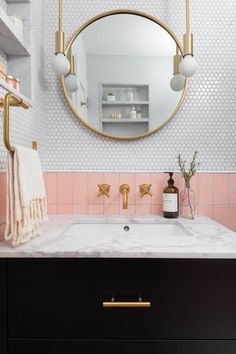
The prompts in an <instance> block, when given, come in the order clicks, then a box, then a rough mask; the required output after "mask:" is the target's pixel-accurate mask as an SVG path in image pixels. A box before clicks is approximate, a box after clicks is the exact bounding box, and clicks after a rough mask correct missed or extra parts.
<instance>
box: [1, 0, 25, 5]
mask: <svg viewBox="0 0 236 354" xmlns="http://www.w3.org/2000/svg"><path fill="white" fill-rule="evenodd" d="M6 2H9V3H10V4H24V3H30V0H6Z"/></svg>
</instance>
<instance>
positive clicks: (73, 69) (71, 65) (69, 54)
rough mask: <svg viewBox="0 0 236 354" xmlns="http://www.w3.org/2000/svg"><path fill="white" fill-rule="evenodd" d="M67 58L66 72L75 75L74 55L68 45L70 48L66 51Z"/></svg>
mask: <svg viewBox="0 0 236 354" xmlns="http://www.w3.org/2000/svg"><path fill="white" fill-rule="evenodd" d="M67 58H68V60H69V63H70V70H69V72H68V75H69V74H72V75H76V62H75V56H74V55H73V54H72V49H71V47H70V50H69V51H68V53H67Z"/></svg>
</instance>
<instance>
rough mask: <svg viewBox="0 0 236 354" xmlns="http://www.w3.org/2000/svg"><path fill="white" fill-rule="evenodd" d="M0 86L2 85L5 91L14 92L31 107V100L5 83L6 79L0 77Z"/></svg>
mask: <svg viewBox="0 0 236 354" xmlns="http://www.w3.org/2000/svg"><path fill="white" fill-rule="evenodd" d="M0 86H1V87H3V88H4V89H5V90H6V91H8V92H12V93H14V95H16V96H18V97H19V98H21V99H22V100H23V101H25V102H26V103H28V105H29V106H31V107H32V100H31V99H29V98H28V97H26V96H25V95H23V94H22V93H21V92H19V91H17V90H15V89H14V88H13V87H11V86H10V85H8V83H6V81H4V80H3V79H1V78H0Z"/></svg>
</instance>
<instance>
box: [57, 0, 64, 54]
mask: <svg viewBox="0 0 236 354" xmlns="http://www.w3.org/2000/svg"><path fill="white" fill-rule="evenodd" d="M58 5H59V15H58V21H59V22H58V25H59V28H58V31H57V32H56V35H55V36H56V41H55V43H56V46H55V53H64V52H65V33H64V32H63V31H62V0H59V4H58Z"/></svg>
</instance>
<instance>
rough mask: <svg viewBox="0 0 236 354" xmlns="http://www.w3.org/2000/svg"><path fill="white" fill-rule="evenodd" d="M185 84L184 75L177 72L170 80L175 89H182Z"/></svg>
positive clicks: (172, 87)
mask: <svg viewBox="0 0 236 354" xmlns="http://www.w3.org/2000/svg"><path fill="white" fill-rule="evenodd" d="M184 85H185V78H184V77H183V75H181V74H179V73H177V74H175V75H174V76H173V77H172V79H171V80H170V87H171V89H172V90H173V91H176V92H178V91H182V90H183V88H184Z"/></svg>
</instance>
